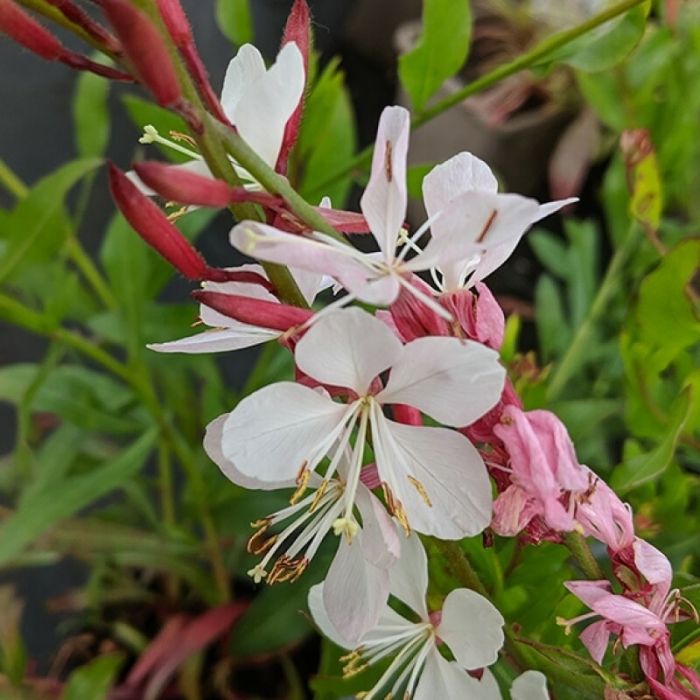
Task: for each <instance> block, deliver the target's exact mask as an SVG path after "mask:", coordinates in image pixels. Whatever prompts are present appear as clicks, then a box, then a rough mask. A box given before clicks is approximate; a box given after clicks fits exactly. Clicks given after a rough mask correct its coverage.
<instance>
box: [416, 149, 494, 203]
mask: <svg viewBox="0 0 700 700" xmlns="http://www.w3.org/2000/svg"><path fill="white" fill-rule="evenodd" d="M470 190H476V191H478V192H498V181H497V180H496V178H495V176H494V174H493V173H492V172H491V168H489V166H488V165H486V163H484V161H483V160H481V159H479V158H477V157H476V156H474V155H472V154H471V153H467V152H464V153H458V154H457V155H456V156H452V158H450V159H449V160H446V161H445V162H444V163H441V164H440V165H436V166H435V167H434V168H433V169H432V170H431V171H430V172H429V173H428V174H427V175H426V176H425V177H424V178H423V201H424V202H425V208H426V210H427V212H428V216H429V217H431V216H434V215H435V214H437V213H438V212H439V211H440V210H441V209H444V208H445V207H446V206H447V205H448V204H449V203H450V202H451V201H452V200H453V199H456V198H457V197H459V195H461V194H463V193H464V192H469V191H470Z"/></svg>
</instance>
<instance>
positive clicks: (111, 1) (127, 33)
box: [101, 0, 183, 107]
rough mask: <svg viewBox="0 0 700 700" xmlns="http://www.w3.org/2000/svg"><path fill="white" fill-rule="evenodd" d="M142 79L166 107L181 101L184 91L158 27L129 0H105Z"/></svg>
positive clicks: (128, 54) (102, 0) (102, 1)
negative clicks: (181, 88)
mask: <svg viewBox="0 0 700 700" xmlns="http://www.w3.org/2000/svg"><path fill="white" fill-rule="evenodd" d="M101 5H102V8H103V10H104V12H105V15H106V16H107V19H108V20H109V22H110V24H111V25H112V27H113V28H114V31H115V32H116V33H117V36H118V38H119V40H120V41H121V44H122V47H123V48H124V52H125V53H126V55H127V57H128V58H129V59H130V60H131V62H132V63H133V65H134V68H135V70H136V73H137V76H138V78H139V80H140V81H141V82H142V83H143V85H145V86H146V87H147V88H148V89H149V90H150V91H151V92H152V93H153V96H154V97H155V98H156V100H157V101H158V103H159V104H160V105H161V106H163V107H175V106H178V105H181V104H182V102H183V100H182V93H181V90H180V83H179V82H178V79H177V74H176V72H175V67H174V66H173V64H172V60H171V57H170V53H169V51H168V47H167V46H166V44H165V42H164V41H163V37H162V36H161V35H160V32H159V31H158V28H157V27H156V26H155V25H154V24H153V22H152V21H151V19H150V18H149V17H148V15H146V14H145V13H144V12H142V11H141V10H139V9H137V8H136V7H134V6H133V5H132V4H131V3H130V2H128V0H101Z"/></svg>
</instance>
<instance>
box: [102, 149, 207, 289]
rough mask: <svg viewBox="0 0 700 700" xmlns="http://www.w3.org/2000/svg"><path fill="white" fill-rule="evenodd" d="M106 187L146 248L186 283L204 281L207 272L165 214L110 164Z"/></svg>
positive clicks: (197, 254) (204, 264)
mask: <svg viewBox="0 0 700 700" xmlns="http://www.w3.org/2000/svg"><path fill="white" fill-rule="evenodd" d="M109 187H110V190H111V192H112V197H113V198H114V201H115V202H116V204H117V206H118V207H119V210H120V211H121V213H122V214H123V215H124V217H125V218H126V220H127V221H128V222H129V223H130V224H131V226H132V228H133V229H134V230H135V231H136V233H138V234H139V236H141V238H143V240H144V241H146V243H148V245H150V246H151V247H152V248H154V249H155V250H156V251H158V253H160V255H162V256H163V257H164V258H165V259H166V260H167V261H168V262H169V263H170V264H171V265H172V266H173V267H175V268H177V270H179V271H180V272H181V273H182V274H183V275H184V276H185V277H187V279H191V280H202V279H207V277H208V272H209V268H208V266H207V264H206V263H205V262H204V259H203V258H202V257H201V256H200V254H199V253H198V252H197V251H196V250H195V249H194V248H193V247H192V246H191V245H190V244H189V242H188V241H187V239H186V238H185V237H184V236H183V235H182V233H180V231H179V230H178V229H177V228H176V227H175V226H174V225H173V224H172V223H171V222H170V221H168V218H167V217H166V216H165V214H163V212H162V211H161V210H160V209H159V208H158V207H157V206H156V205H155V204H154V203H153V202H152V201H151V200H150V199H149V198H148V197H146V196H145V195H144V194H142V193H141V192H140V191H139V189H138V188H137V187H136V185H134V183H133V182H131V180H129V178H128V177H127V176H126V175H125V174H124V173H123V172H122V171H121V170H119V169H118V168H116V167H115V166H114V165H113V164H111V163H110V165H109Z"/></svg>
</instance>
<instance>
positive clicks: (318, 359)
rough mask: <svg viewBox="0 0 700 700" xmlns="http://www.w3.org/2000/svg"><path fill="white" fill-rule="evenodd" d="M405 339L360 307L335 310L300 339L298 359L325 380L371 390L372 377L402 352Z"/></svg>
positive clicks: (361, 390) (301, 366)
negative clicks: (400, 338)
mask: <svg viewBox="0 0 700 700" xmlns="http://www.w3.org/2000/svg"><path fill="white" fill-rule="evenodd" d="M402 347H403V346H402V345H401V341H400V340H399V339H398V338H397V337H396V336H395V335H394V334H393V333H392V332H391V330H389V328H387V327H386V325H384V324H383V323H382V322H381V321H380V320H379V319H377V318H375V317H374V316H371V315H370V314H368V313H367V312H366V311H362V309H359V308H352V309H343V310H339V311H333V312H331V313H329V314H328V315H327V316H324V317H323V318H321V319H320V320H319V321H317V322H316V323H314V324H313V326H311V328H310V329H309V330H308V331H307V332H306V334H305V335H304V337H303V338H302V339H301V340H300V341H299V343H298V344H297V347H296V351H295V358H296V363H297V366H298V367H299V369H300V370H301V371H302V372H305V373H306V374H308V375H309V376H310V377H313V378H314V379H317V380H318V381H319V382H322V383H323V384H331V385H335V386H343V387H349V388H351V389H354V390H355V391H356V392H357V393H358V394H359V395H363V394H365V393H366V392H367V389H368V388H369V385H370V383H371V381H372V380H373V379H374V378H375V377H376V376H377V375H378V374H380V373H381V372H383V371H384V370H385V369H387V368H388V367H390V366H391V365H392V364H393V363H394V362H395V361H396V360H397V359H398V358H399V357H400V355H401V350H402Z"/></svg>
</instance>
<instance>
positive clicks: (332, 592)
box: [323, 537, 389, 646]
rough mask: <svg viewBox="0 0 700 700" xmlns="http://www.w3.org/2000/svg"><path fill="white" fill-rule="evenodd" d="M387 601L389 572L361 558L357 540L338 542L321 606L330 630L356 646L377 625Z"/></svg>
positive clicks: (324, 587)
mask: <svg viewBox="0 0 700 700" xmlns="http://www.w3.org/2000/svg"><path fill="white" fill-rule="evenodd" d="M388 597H389V572H388V571H387V570H386V569H379V568H377V567H376V566H373V565H372V564H370V563H369V562H368V561H366V559H365V558H364V555H363V551H362V544H361V543H360V541H359V538H358V537H355V538H354V539H353V541H352V542H351V543H349V544H348V542H347V541H346V540H345V538H341V539H340V544H339V545H338V551H337V552H336V555H335V557H334V558H333V562H332V563H331V565H330V568H329V569H328V574H327V575H326V580H325V582H324V586H323V604H324V607H325V610H326V613H327V614H328V619H329V620H330V622H331V624H332V625H333V627H334V628H335V629H337V630H342V634H343V638H344V639H345V640H347V641H348V642H351V643H352V645H353V646H355V645H357V644H358V643H359V641H360V640H361V639H362V637H364V636H365V635H366V634H367V632H369V631H370V630H371V629H373V628H374V627H375V626H376V624H377V622H378V621H379V616H380V615H381V613H382V611H383V610H384V608H386V603H387V598H388Z"/></svg>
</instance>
